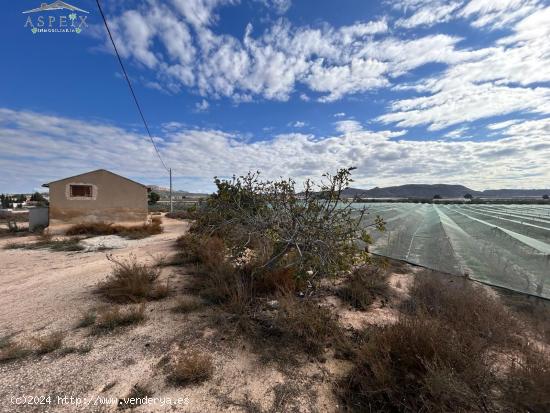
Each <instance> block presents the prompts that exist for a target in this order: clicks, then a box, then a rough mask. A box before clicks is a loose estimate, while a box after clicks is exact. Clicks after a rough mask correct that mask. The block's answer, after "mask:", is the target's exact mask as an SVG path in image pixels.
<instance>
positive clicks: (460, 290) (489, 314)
mask: <svg viewBox="0 0 550 413" xmlns="http://www.w3.org/2000/svg"><path fill="white" fill-rule="evenodd" d="M409 293H410V297H411V298H410V300H408V301H407V302H406V303H404V310H405V312H407V313H409V314H418V313H426V314H427V315H429V316H431V317H434V318H438V319H441V320H443V321H444V322H446V323H448V324H449V325H450V326H451V327H452V328H453V329H454V330H455V331H458V332H461V334H462V335H465V334H471V335H474V336H477V335H479V336H480V337H481V338H482V339H483V340H484V341H485V342H486V343H487V344H499V345H501V346H504V345H507V344H511V343H510V341H511V340H512V338H513V337H511V334H510V333H511V332H513V331H517V330H518V325H517V323H516V321H515V319H514V318H513V317H512V316H511V313H510V311H509V310H508V309H507V308H506V307H505V306H504V305H502V303H501V302H500V301H498V300H497V299H496V298H493V297H490V296H489V295H488V294H487V292H486V290H485V289H484V288H483V287H481V286H478V285H476V284H474V283H472V282H471V281H469V280H467V279H464V278H458V277H443V276H441V275H439V274H437V273H432V272H431V271H425V272H423V273H419V274H417V276H416V277H415V281H414V283H413V285H412V287H411V289H410V291H409Z"/></svg>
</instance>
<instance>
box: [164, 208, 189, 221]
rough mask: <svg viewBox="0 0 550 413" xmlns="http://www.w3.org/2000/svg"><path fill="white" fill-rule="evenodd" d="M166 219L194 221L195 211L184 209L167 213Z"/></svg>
mask: <svg viewBox="0 0 550 413" xmlns="http://www.w3.org/2000/svg"><path fill="white" fill-rule="evenodd" d="M165 216H166V218H172V219H194V218H195V209H192V208H190V209H184V210H181V211H174V212H169V213H167V214H166V215H165Z"/></svg>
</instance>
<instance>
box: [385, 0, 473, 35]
mask: <svg viewBox="0 0 550 413" xmlns="http://www.w3.org/2000/svg"><path fill="white" fill-rule="evenodd" d="M461 6H462V1H453V2H446V1H430V2H427V3H426V4H423V5H422V7H418V8H417V7H415V9H416V11H415V12H414V13H413V14H412V15H411V16H409V17H407V18H400V19H398V20H397V21H396V22H395V25H396V26H397V27H403V28H406V29H412V28H415V27H418V26H426V27H431V26H433V25H435V24H438V23H444V22H448V21H450V20H452V19H453V18H454V15H453V12H455V11H456V10H457V9H458V8H459V7H461Z"/></svg>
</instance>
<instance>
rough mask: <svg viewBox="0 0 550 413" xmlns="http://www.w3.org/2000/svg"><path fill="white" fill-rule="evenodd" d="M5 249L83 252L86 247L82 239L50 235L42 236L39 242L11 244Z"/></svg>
mask: <svg viewBox="0 0 550 413" xmlns="http://www.w3.org/2000/svg"><path fill="white" fill-rule="evenodd" d="M4 248H5V249H27V250H37V249H43V248H49V249H51V250H53V251H82V250H83V249H84V247H83V246H82V245H80V239H78V238H69V239H55V238H53V237H52V236H50V235H46V234H42V235H40V236H39V238H38V240H37V241H35V242H31V243H17V242H10V243H8V244H6V245H5V246H4Z"/></svg>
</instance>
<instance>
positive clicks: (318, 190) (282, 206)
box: [193, 168, 384, 280]
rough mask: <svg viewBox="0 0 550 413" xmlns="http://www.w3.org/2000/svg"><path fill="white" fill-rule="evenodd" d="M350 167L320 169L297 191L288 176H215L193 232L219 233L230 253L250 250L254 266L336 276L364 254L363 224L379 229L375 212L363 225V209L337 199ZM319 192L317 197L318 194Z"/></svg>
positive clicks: (311, 275) (366, 236)
mask: <svg viewBox="0 0 550 413" xmlns="http://www.w3.org/2000/svg"><path fill="white" fill-rule="evenodd" d="M352 170H353V168H348V169H341V170H339V171H338V172H337V173H336V174H334V175H332V174H324V175H323V182H322V183H321V184H319V185H317V184H315V183H314V182H313V181H311V180H307V181H306V182H305V183H304V187H303V190H302V191H301V192H299V193H298V192H297V191H296V189H295V187H296V183H295V181H294V180H292V179H286V180H285V179H281V180H279V181H262V180H260V178H259V173H258V172H257V173H248V174H247V175H246V176H241V177H233V178H232V179H231V180H220V179H217V178H216V179H215V181H214V182H215V184H216V186H217V187H218V190H217V192H216V193H215V194H213V195H212V196H211V197H210V198H209V199H208V200H207V201H206V202H205V203H204V204H202V205H201V206H200V209H199V211H198V214H197V221H196V223H195V227H194V228H193V231H195V232H199V233H202V234H204V235H216V236H219V237H221V238H223V239H224V240H225V242H226V245H227V246H228V247H229V250H230V251H229V252H230V253H231V255H232V257H234V258H239V257H242V256H244V255H245V254H246V252H247V250H252V251H254V255H255V257H256V259H257V260H258V262H259V265H258V266H257V267H256V269H257V270H258V271H262V270H271V269H274V268H282V267H284V268H292V269H293V270H294V271H295V272H296V275H297V276H298V277H304V278H307V279H309V280H312V279H314V278H318V277H324V276H328V275H336V274H338V273H339V272H340V271H343V270H347V269H349V268H350V267H351V266H352V265H353V263H354V262H356V261H357V259H358V257H360V256H363V258H365V257H366V256H365V255H362V254H364V250H363V249H361V243H360V241H363V242H365V243H367V244H368V243H370V242H371V238H370V237H369V234H368V233H367V232H366V229H367V228H368V227H376V228H378V229H380V230H383V228H384V223H383V221H382V219H381V218H380V217H376V219H375V220H374V221H373V222H372V223H370V224H368V225H367V224H364V222H363V219H364V217H365V215H366V210H365V209H364V208H363V209H361V210H358V209H356V208H354V207H353V206H352V203H351V202H348V201H344V200H343V199H342V198H341V194H342V191H343V190H344V189H345V188H347V187H348V186H349V183H350V182H352V179H351V171H352ZM320 194H322V196H319V195H320Z"/></svg>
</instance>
